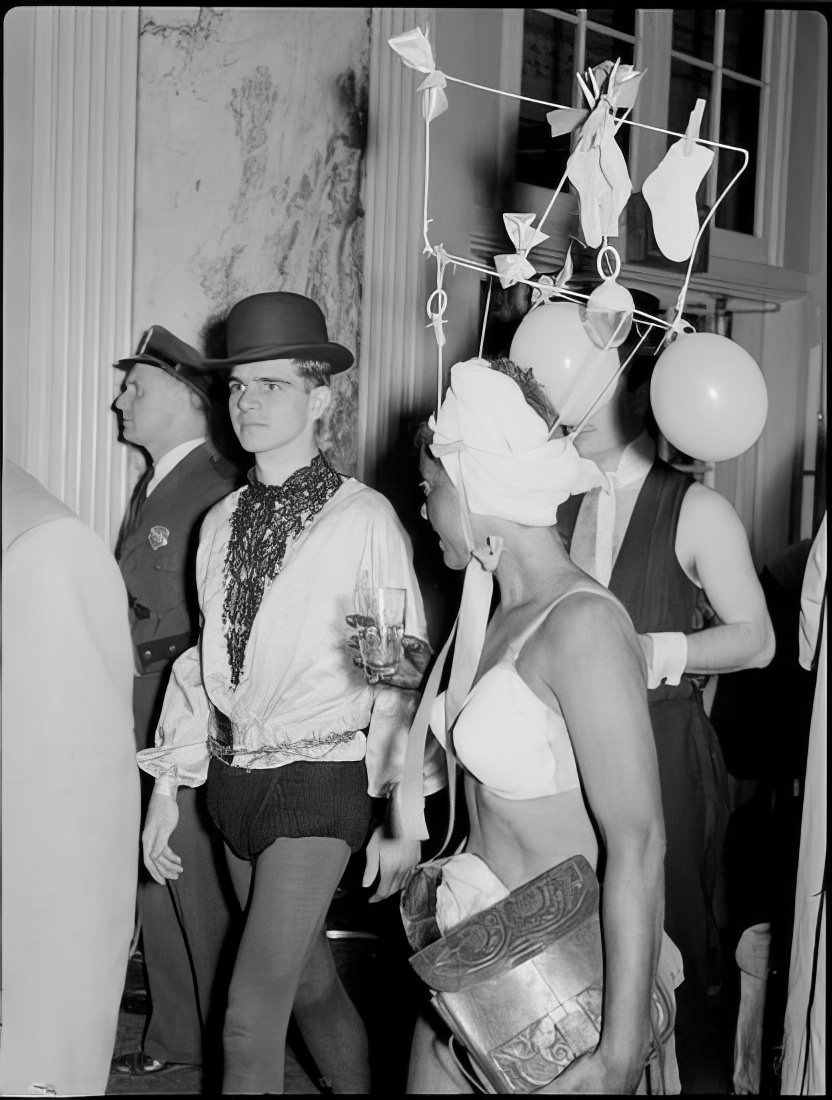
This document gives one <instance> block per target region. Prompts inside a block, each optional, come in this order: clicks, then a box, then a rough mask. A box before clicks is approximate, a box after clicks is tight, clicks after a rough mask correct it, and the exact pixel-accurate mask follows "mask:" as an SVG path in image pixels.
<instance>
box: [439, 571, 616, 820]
mask: <svg viewBox="0 0 832 1100" xmlns="http://www.w3.org/2000/svg"><path fill="white" fill-rule="evenodd" d="M579 592H589V593H592V594H594V595H596V596H605V597H608V598H609V599H611V600H613V601H614V602H615V603H618V600H616V599H615V597H614V596H613V595H612V594H611V593H610V592H606V591H599V590H598V589H597V588H588V587H585V586H582V587H579V588H573V589H571V591H569V592H566V593H565V594H564V595H563V596H559V597H558V599H556V600H555V601H554V602H553V603H551V604H550V605H549V606H548V607H547V608H545V610H544V611H542V612H541V614H540V615H538V616H537V617H536V618H535V619H534V620H533V621H532V622H531V623H530V625H529V626H528V627H526V629H525V630H524V631H523V632H522V633H521V634H520V636H519V637H518V638H516V639H515V640H514V641H513V642H512V643H511V645H510V646H509V647H508V649H507V650H506V654H505V656H504V657H503V658H502V659H501V660H500V661H498V662H497V664H496V665H494V666H493V667H492V668H490V669H489V670H488V671H487V672H486V673H484V674H483V676H482V677H481V678H480V679H479V680H478V681H477V683H476V684H475V685H474V686H473V688H472V689H471V691H470V692H469V693H468V696H467V698H466V700H465V702H464V704H463V706H462V709H461V711H460V713H459V717H458V718H457V720H456V723H455V724H454V728H453V731H452V734H451V740H452V750H453V752H454V754H455V755H456V757H457V759H458V760H459V762H460V764H462V766H463V767H464V768H465V769H466V771H468V772H470V773H471V775H473V776H474V777H475V778H476V779H478V780H479V781H480V783H482V784H483V785H484V786H485V787H488V788H489V790H491V791H493V793H494V794H497V795H499V796H500V797H502V798H508V799H527V798H542V797H543V796H544V795H552V794H561V793H562V792H564V791H570V790H574V789H575V788H576V787H578V786H579V778H578V767H577V764H576V763H575V754H574V752H573V751H572V742H571V741H570V739H569V733H568V732H567V729H566V722H565V721H564V718H563V715H562V713H561V711H560V708H559V707H552V706H549V705H547V704H546V703H544V702H543V701H542V700H541V699H539V698H538V696H537V695H535V693H534V692H533V691H532V689H531V688H530V687H529V685H528V684H527V683H526V682H525V680H523V678H522V677H521V676H520V674H519V672H518V671H517V668H516V667H515V666H516V662H517V659H518V657H519V656H520V652H521V650H522V649H523V646H524V645H525V644H526V642H527V641H528V640H529V638H531V636H532V635H533V634H534V632H535V631H536V630H537V629H538V627H540V626H541V624H542V623H543V621H544V620H545V619H546V617H547V615H549V613H550V612H551V611H552V609H553V608H554V607H556V606H557V604H559V603H560V602H561V600H565V599H567V598H568V597H569V596H574V595H576V594H577V593H579ZM444 705H445V694H444V692H443V693H442V694H441V695H438V696H437V698H436V700H435V702H434V705H433V709H432V713H431V723H430V724H431V729H432V730H433V732H434V735H435V736H436V737H437V739H438V740H439V741H440V743H442V744H443V747H445V748H447V746H446V745H445V743H444V739H443V736H442V733H443V730H444V720H443V715H444V709H443V708H444Z"/></svg>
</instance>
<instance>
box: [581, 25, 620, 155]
mask: <svg viewBox="0 0 832 1100" xmlns="http://www.w3.org/2000/svg"><path fill="white" fill-rule="evenodd" d="M619 58H620V59H621V64H622V65H632V63H633V47H632V45H631V44H630V43H629V42H621V41H620V40H619V39H617V38H610V37H609V35H606V34H602V33H601V32H600V31H587V32H586V68H587V69H594V68H595V66H596V65H600V64H601V62H603V61H612V62H613V63H615V61H616V60H618V59H619ZM581 102H582V103H583V104H584V106H585V105H586V104H585V103H584V100H583V98H582V99H581ZM616 141H617V142H618V144H619V145H620V146H621V151H622V153H623V154H624V157H625V159H626V158H627V157H628V156H629V153H630V127H629V126H622V127H621V129H620V130H619V131H618V135H617V137H616Z"/></svg>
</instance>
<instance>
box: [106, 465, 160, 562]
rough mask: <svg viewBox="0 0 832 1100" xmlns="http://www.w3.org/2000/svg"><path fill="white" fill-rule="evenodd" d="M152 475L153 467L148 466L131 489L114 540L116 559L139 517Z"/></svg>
mask: <svg viewBox="0 0 832 1100" xmlns="http://www.w3.org/2000/svg"><path fill="white" fill-rule="evenodd" d="M152 477H153V467H152V466H148V468H147V469H146V470H145V472H144V473H143V474H142V476H141V477H140V478H139V480H138V482H137V483H136V488H135V489H134V490H133V496H132V497H131V498H130V504H129V507H128V508H127V511H126V512H125V515H124V519H123V520H122V523H121V530H120V531H119V533H118V540H117V541H116V549H115V556H116V559H118V557H119V554H120V552H121V547H122V544H123V542H124V540H125V538H126V537H127V536H128V535H129V534H130V533H131V532H132V531H133V530H134V529H135V526H136V523H137V521H138V518H139V509H140V508H141V506H142V505H143V504H144V502H145V500H146V499H147V485H148V482H149V481H150V479H151V478H152Z"/></svg>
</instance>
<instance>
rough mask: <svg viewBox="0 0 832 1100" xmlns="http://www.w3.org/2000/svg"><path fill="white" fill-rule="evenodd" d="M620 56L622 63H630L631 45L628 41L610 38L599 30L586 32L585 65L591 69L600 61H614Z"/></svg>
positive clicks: (631, 56)
mask: <svg viewBox="0 0 832 1100" xmlns="http://www.w3.org/2000/svg"><path fill="white" fill-rule="evenodd" d="M619 57H620V58H621V64H622V65H632V63H633V47H632V44H631V43H630V42H622V41H621V40H620V39H619V38H610V37H609V35H606V34H602V33H601V31H587V32H586V67H587V69H592V68H594V67H595V66H596V65H600V64H601V62H602V61H613V62H614V61H616V60H617V59H618V58H619Z"/></svg>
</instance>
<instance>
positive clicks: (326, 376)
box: [292, 359, 332, 393]
mask: <svg viewBox="0 0 832 1100" xmlns="http://www.w3.org/2000/svg"><path fill="white" fill-rule="evenodd" d="M292 366H293V367H294V368H295V372H296V373H297V375H298V377H299V378H301V379H303V384H304V389H305V390H306V392H307V393H311V392H312V390H314V389H316V387H318V386H329V380H330V377H331V375H332V368H331V367H330V365H329V363H324V362H323V361H322V360H320V359H293V360H292Z"/></svg>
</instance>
